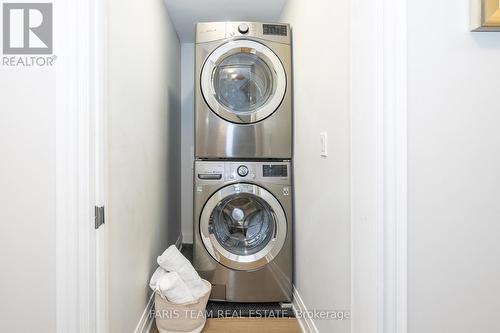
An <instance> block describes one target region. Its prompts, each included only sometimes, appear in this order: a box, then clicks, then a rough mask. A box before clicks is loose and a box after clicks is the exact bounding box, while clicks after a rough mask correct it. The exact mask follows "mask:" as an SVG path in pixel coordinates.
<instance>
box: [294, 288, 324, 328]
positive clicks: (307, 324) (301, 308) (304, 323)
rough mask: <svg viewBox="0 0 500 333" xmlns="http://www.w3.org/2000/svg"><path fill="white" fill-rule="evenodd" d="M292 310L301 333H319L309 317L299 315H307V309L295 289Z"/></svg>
mask: <svg viewBox="0 0 500 333" xmlns="http://www.w3.org/2000/svg"><path fill="white" fill-rule="evenodd" d="M292 304H293V310H294V311H295V313H296V315H297V320H298V321H299V324H300V328H301V330H302V332H303V333H319V331H318V328H317V327H316V325H315V324H314V321H313V320H312V318H309V316H304V315H301V314H304V313H307V311H308V310H307V307H306V305H305V303H304V301H303V300H302V297H301V296H300V294H299V291H298V290H297V288H295V287H294V288H293V303H292Z"/></svg>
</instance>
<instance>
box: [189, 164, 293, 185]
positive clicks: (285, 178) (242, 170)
mask: <svg viewBox="0 0 500 333" xmlns="http://www.w3.org/2000/svg"><path fill="white" fill-rule="evenodd" d="M290 168H291V164H290V161H283V162H275V161H268V162H227V161H221V162H214V161H196V162H195V181H196V182H198V183H220V182H231V181H248V182H259V181H260V182H265V183H273V184H287V185H290V184H291V181H290V179H291V170H290Z"/></svg>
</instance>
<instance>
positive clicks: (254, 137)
mask: <svg viewBox="0 0 500 333" xmlns="http://www.w3.org/2000/svg"><path fill="white" fill-rule="evenodd" d="M195 63H196V65H195V66H196V85H195V123H196V126H195V127H196V131H195V133H196V140H195V156H196V157H198V158H207V159H209V158H275V159H290V158H291V157H292V89H291V72H292V68H291V38H290V29H289V26H288V25H286V24H266V23H252V22H218V23H198V24H197V26H196V61H195Z"/></svg>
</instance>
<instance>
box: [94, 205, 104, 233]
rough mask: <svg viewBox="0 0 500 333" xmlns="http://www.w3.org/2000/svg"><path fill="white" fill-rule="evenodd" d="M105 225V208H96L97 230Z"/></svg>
mask: <svg viewBox="0 0 500 333" xmlns="http://www.w3.org/2000/svg"><path fill="white" fill-rule="evenodd" d="M103 224H104V206H101V207H98V206H95V228H96V229H99V227H100V226H101V225H103Z"/></svg>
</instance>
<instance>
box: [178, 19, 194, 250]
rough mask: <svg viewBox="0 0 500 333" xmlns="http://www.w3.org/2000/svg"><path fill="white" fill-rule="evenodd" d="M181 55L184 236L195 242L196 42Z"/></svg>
mask: <svg viewBox="0 0 500 333" xmlns="http://www.w3.org/2000/svg"><path fill="white" fill-rule="evenodd" d="M193 28H194V27H193ZM181 55H182V56H181V58H182V60H181V76H182V84H181V105H182V112H181V114H182V116H181V121H182V124H181V129H182V138H181V141H182V152H181V165H182V166H181V168H182V171H181V172H182V176H181V184H182V186H181V188H182V214H181V216H182V236H183V240H184V243H193V161H194V43H182V47H181Z"/></svg>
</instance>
